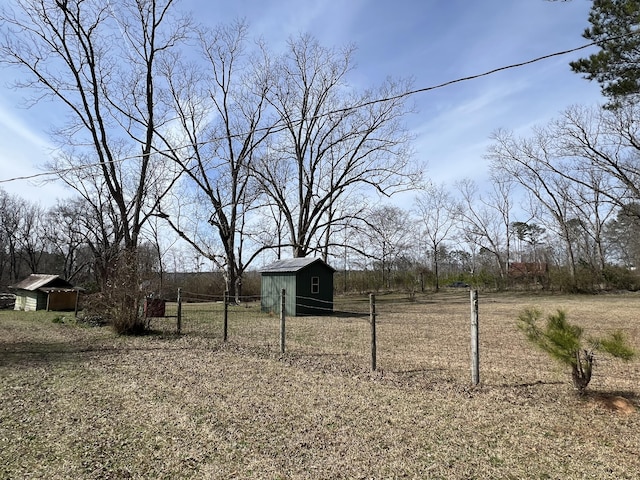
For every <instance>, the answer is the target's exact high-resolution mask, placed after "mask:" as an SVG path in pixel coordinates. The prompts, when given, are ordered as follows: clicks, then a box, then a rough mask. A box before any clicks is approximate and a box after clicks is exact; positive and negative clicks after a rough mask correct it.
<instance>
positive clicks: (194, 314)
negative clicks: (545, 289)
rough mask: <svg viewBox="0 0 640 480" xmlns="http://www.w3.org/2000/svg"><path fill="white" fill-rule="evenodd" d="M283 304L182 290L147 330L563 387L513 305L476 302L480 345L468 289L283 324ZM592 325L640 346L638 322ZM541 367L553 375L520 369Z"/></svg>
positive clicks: (409, 374)
mask: <svg viewBox="0 0 640 480" xmlns="http://www.w3.org/2000/svg"><path fill="white" fill-rule="evenodd" d="M281 300H282V299H281V298H269V299H265V298H261V297H259V296H244V297H240V298H239V301H237V302H236V301H235V299H234V301H229V300H227V301H225V297H224V296H221V295H202V294H196V293H193V292H188V291H183V292H181V295H180V296H179V302H167V303H166V305H165V312H164V313H165V315H164V316H163V317H158V318H151V320H150V327H151V329H152V330H156V331H158V330H159V331H163V332H166V333H174V332H176V330H177V324H178V318H180V334H181V335H188V336H192V337H200V338H203V339H207V341H213V342H214V343H215V344H217V345H227V346H228V347H227V348H236V349H243V350H246V351H250V352H251V353H252V354H257V355H260V356H271V357H277V358H280V359H282V360H284V361H286V362H289V363H292V364H298V365H303V366H304V367H305V368H309V369H312V370H321V371H341V372H347V373H348V374H352V375H362V374H365V375H370V374H372V373H375V374H376V375H384V376H385V377H387V378H388V377H389V376H392V377H393V378H394V381H398V382H405V381H410V382H411V383H415V382H416V381H418V382H419V383H420V382H421V383H423V384H425V385H426V384H430V383H432V382H439V383H440V384H443V383H444V384H448V383H452V382H453V383H457V384H459V383H464V384H469V383H471V384H476V383H479V382H480V381H482V383H485V382H487V381H488V382H494V383H500V382H505V381H508V380H507V379H511V380H510V381H511V382H515V383H518V382H520V383H522V384H527V383H528V382H530V381H531V378H530V377H531V376H532V375H531V374H533V376H534V377H535V378H536V381H539V380H540V379H541V378H543V379H544V378H552V379H556V380H557V378H558V369H557V368H555V365H554V364H553V363H552V362H549V361H548V359H547V358H546V357H545V356H544V354H543V353H541V352H538V351H536V350H535V349H533V348H531V346H530V345H528V344H527V342H526V339H525V338H524V336H523V334H522V332H520V331H519V330H518V329H517V326H516V319H517V314H518V312H519V311H520V310H521V308H522V307H523V305H521V304H520V303H519V300H518V299H517V298H514V297H509V296H495V297H489V296H487V297H485V296H480V299H479V300H478V299H477V297H476V299H475V309H476V311H475V315H476V316H475V328H476V330H475V338H474V331H473V327H474V300H473V296H472V297H471V298H470V296H469V291H468V290H462V289H460V290H457V289H456V291H451V292H448V293H443V294H439V295H424V296H420V297H414V296H411V295H409V294H406V295H402V294H380V295H376V296H374V297H373V298H371V297H367V296H353V297H351V296H341V297H336V298H334V300H333V301H332V302H328V301H318V299H310V298H309V297H297V298H296V299H295V307H296V309H299V308H312V309H314V310H315V314H313V315H304V316H291V315H287V314H286V313H287V312H286V311H285V315H284V322H285V325H283V316H282V315H281V311H280V309H278V308H273V306H274V305H281V304H282V302H281ZM372 300H373V302H372ZM550 301H551V300H550ZM265 305H267V306H270V308H265ZM578 305H581V304H580V303H576V304H575V305H574V307H576V306H578ZM580 308H584V309H585V311H589V309H590V307H587V306H585V307H580ZM598 308H601V310H602V312H603V314H605V313H606V312H608V311H611V308H610V307H607V306H606V305H604V306H602V307H598ZM635 308H636V309H635V310H633V309H630V308H629V305H627V304H625V306H624V309H625V310H624V311H625V315H626V314H627V313H628V315H630V316H631V317H633V318H635V317H634V315H636V316H637V314H638V313H640V302H639V305H638V306H636V307H635ZM631 317H630V318H631ZM586 326H587V330H588V331H590V332H593V333H595V334H598V333H607V332H611V331H614V330H616V329H619V328H622V329H624V330H625V331H626V333H627V334H628V335H629V337H630V339H631V341H632V343H634V344H635V345H636V346H640V329H639V326H638V323H637V322H635V323H633V324H631V323H629V321H628V320H627V319H626V318H625V317H619V318H616V320H615V321H611V322H607V323H604V322H598V321H594V322H592V323H589V324H588V325H586ZM283 332H284V338H283ZM285 340H286V341H285ZM474 349H475V351H474ZM474 359H475V361H476V362H477V363H476V364H475V365H474ZM602 362H603V363H602V364H603V365H606V366H607V367H609V366H610V365H613V363H612V362H613V361H609V360H608V359H602ZM535 364H539V365H542V366H546V367H547V369H546V370H545V369H542V371H535V370H532V369H531V368H530V367H527V368H524V367H523V368H520V369H518V368H514V366H518V365H520V366H523V365H529V366H530V365H535ZM607 364H608V365H607ZM616 365H617V364H616ZM616 368H622V367H619V366H618V367H616ZM635 368H636V369H637V368H638V367H637V366H636V367H635ZM614 376H615V375H614ZM628 376H629V373H628V372H626V371H624V370H620V372H619V373H618V377H620V379H622V378H626V377H628ZM636 376H638V375H636Z"/></svg>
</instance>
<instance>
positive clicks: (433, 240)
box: [415, 184, 457, 291]
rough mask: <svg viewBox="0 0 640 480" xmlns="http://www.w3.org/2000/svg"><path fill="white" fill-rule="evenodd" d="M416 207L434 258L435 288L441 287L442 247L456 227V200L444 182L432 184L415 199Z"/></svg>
mask: <svg viewBox="0 0 640 480" xmlns="http://www.w3.org/2000/svg"><path fill="white" fill-rule="evenodd" d="M415 209H416V213H417V217H418V219H419V222H420V223H421V224H422V229H421V235H424V237H425V238H426V240H427V243H428V245H429V249H430V250H431V255H432V258H433V272H434V275H435V282H436V284H435V289H436V291H438V290H439V289H440V278H439V268H438V267H439V264H440V257H439V253H440V247H441V246H442V245H443V243H444V242H445V241H446V240H447V239H448V238H449V236H450V235H451V234H452V233H453V231H454V229H455V227H456V224H457V222H456V220H457V216H456V214H457V209H456V205H455V202H454V200H453V198H452V197H451V195H450V194H449V192H448V191H447V190H446V188H445V186H444V185H443V184H440V185H430V186H429V187H428V188H427V189H426V190H424V191H423V192H422V193H421V194H420V195H419V196H417V197H416V199H415Z"/></svg>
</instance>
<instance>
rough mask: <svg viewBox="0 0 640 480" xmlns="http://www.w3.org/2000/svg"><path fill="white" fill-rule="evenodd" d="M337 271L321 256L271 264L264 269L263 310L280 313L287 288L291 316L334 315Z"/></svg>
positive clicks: (287, 305)
mask: <svg viewBox="0 0 640 480" xmlns="http://www.w3.org/2000/svg"><path fill="white" fill-rule="evenodd" d="M334 272H335V269H333V268H332V267H330V266H329V265H327V264H326V263H325V262H323V261H322V260H321V259H319V258H290V259H286V260H278V261H277V262H275V263H272V264H271V265H268V266H267V267H265V268H264V269H262V271H261V272H260V274H261V294H262V295H261V308H262V311H263V312H272V313H276V314H280V305H281V299H280V295H281V292H282V290H283V289H284V290H285V313H286V314H287V315H292V316H300V315H328V314H331V313H332V312H333V274H334Z"/></svg>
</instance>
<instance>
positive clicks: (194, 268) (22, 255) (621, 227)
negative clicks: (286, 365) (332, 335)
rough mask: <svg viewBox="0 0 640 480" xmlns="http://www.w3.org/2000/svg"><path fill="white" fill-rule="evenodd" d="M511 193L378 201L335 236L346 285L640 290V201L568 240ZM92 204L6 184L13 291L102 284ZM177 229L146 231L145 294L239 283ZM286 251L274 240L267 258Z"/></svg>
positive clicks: (584, 224)
mask: <svg viewBox="0 0 640 480" xmlns="http://www.w3.org/2000/svg"><path fill="white" fill-rule="evenodd" d="M494 185H495V186H502V187H504V183H501V184H494ZM499 192H502V193H503V194H504V193H505V192H506V191H505V190H504V189H502V190H500V189H497V188H496V189H494V191H493V192H492V194H491V195H489V196H486V195H481V194H480V193H479V191H478V189H477V188H476V187H475V186H474V185H473V183H472V182H469V181H464V182H460V183H458V184H457V185H456V186H455V187H452V189H451V190H447V189H445V187H444V186H442V185H441V186H437V187H435V186H434V187H431V188H427V189H425V190H422V191H420V192H418V191H416V192H415V196H414V197H413V203H412V205H411V206H410V207H408V208H401V207H399V206H396V205H386V206H374V207H372V208H370V209H369V210H368V215H367V219H366V221H364V220H362V221H360V222H356V221H353V222H352V224H351V225H349V227H348V228H345V229H344V231H343V232H341V233H342V234H341V235H335V236H333V237H332V238H331V239H330V245H329V252H330V254H329V255H328V258H327V261H328V262H329V263H330V264H331V265H332V266H333V267H334V268H335V269H336V270H337V272H336V275H335V278H334V280H335V290H336V292H338V293H352V292H358V293H363V292H371V291H389V290H394V291H406V292H409V293H412V292H413V293H415V292H425V291H433V290H438V289H439V288H441V287H442V286H447V285H449V284H451V283H453V282H463V283H467V284H469V285H473V286H475V287H478V288H490V289H522V288H526V289H544V290H549V291H565V292H579V291H581V292H593V291H599V290H603V289H626V290H636V289H638V288H640V276H638V273H637V271H636V268H635V267H636V265H637V264H638V263H639V262H640V215H638V213H639V212H640V205H636V204H631V205H628V206H626V207H625V208H616V207H615V206H613V205H611V204H609V205H608V209H607V212H608V213H607V215H603V217H604V219H605V220H606V221H604V222H603V223H602V225H601V228H600V229H599V230H598V232H599V233H598V234H596V230H595V228H594V225H593V223H592V220H593V219H592V218H589V217H584V216H583V217H579V216H578V215H577V213H578V212H576V215H575V216H568V218H567V225H564V227H565V229H566V230H567V231H568V232H570V235H569V236H568V239H569V241H568V242H567V240H566V238H565V237H562V236H561V235H559V234H558V233H557V232H558V229H557V228H556V227H557V225H556V224H554V223H551V224H547V223H543V222H542V220H545V218H548V217H544V216H542V215H541V216H540V217H539V218H538V219H536V220H537V222H539V223H537V222H536V221H529V222H522V221H515V220H510V219H511V218H512V217H513V216H515V213H514V212H513V211H512V210H511V209H510V207H509V206H510V205H512V204H514V203H515V197H514V198H510V197H507V196H503V197H502V200H500V197H499V195H498V193H499ZM512 193H513V192H512ZM82 205H83V203H82V201H80V200H77V199H66V200H59V201H58V203H57V204H56V205H54V206H52V207H49V208H44V207H42V206H41V205H39V204H37V203H33V202H30V201H28V200H26V199H23V198H20V197H19V196H16V195H10V194H8V193H6V192H5V191H3V190H0V285H2V286H3V288H6V286H8V285H11V284H13V283H16V282H17V281H19V280H20V279H22V278H23V277H25V276H27V275H29V274H30V273H53V274H58V275H61V276H62V277H63V278H66V279H67V280H69V281H71V282H72V283H74V284H77V285H80V286H83V287H84V288H86V289H87V290H88V291H89V292H92V291H99V290H100V289H101V285H102V283H103V282H104V281H105V276H106V274H107V273H108V268H109V265H110V264H109V261H110V260H109V258H110V257H109V255H108V251H105V250H104V249H103V247H104V244H101V243H100V236H99V235H96V233H97V232H96V230H95V228H94V227H95V222H96V221H97V220H99V219H91V218H90V217H89V216H88V215H87V211H86V209H84V208H83V207H82ZM537 208H538V211H542V209H541V205H538V206H537ZM601 211H602V212H604V209H601ZM519 212H520V215H522V211H521V210H520V211H519ZM594 218H595V217H594ZM169 233H170V231H169V230H167V229H166V228H165V229H164V230H163V229H162V228H159V229H158V230H154V229H148V230H145V231H144V237H143V238H144V240H143V241H142V242H141V245H140V247H138V254H137V262H138V265H137V271H138V274H139V275H140V280H139V286H138V288H139V290H140V292H141V294H142V295H144V296H148V295H155V296H162V297H164V298H173V297H174V296H175V294H176V292H177V289H178V288H182V289H184V290H185V291H189V292H192V293H197V294H202V295H205V298H206V296H207V295H209V296H215V295H218V296H221V295H222V293H223V292H224V291H225V290H227V283H226V279H225V275H224V271H222V270H218V269H215V265H214V264H212V263H205V262H206V260H207V259H206V258H205V257H202V256H201V255H198V252H197V251H195V250H193V249H191V248H190V247H189V246H188V245H185V244H179V243H177V242H175V241H174V242H171V241H167V235H168V234H169ZM283 253H285V254H286V252H283V251H282V249H281V248H279V247H277V246H276V247H273V248H272V249H271V251H270V254H269V255H266V256H264V257H263V258H262V259H263V263H264V262H266V263H268V262H269V261H271V260H273V259H275V258H277V256H278V254H280V255H282V254H283ZM260 266H261V265H260V264H257V265H256V266H255V268H252V269H249V270H248V271H247V272H246V273H245V275H243V296H256V295H259V294H260V278H259V272H258V270H259V267H260ZM212 269H213V271H212Z"/></svg>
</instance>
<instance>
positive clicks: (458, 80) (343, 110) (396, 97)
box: [0, 31, 640, 184]
mask: <svg viewBox="0 0 640 480" xmlns="http://www.w3.org/2000/svg"><path fill="white" fill-rule="evenodd" d="M638 34H640V31H639V32H631V33H626V34H623V35H617V36H614V37H608V38H606V39H603V40H598V41H594V42H590V43H587V44H584V45H580V46H578V47H574V48H570V49H566V50H561V51H558V52H553V53H549V54H545V55H542V56H539V57H535V58H532V59H530V60H526V61H523V62H518V63H513V64H509V65H504V66H502V67H498V68H494V69H491V70H488V71H486V72H482V73H478V74H474V75H468V76H465V77H459V78H456V79H454V80H449V81H446V82H443V83H439V84H436V85H432V86H429V87H423V88H418V89H414V90H407V91H405V92H402V93H399V94H397V95H391V96H388V97H383V98H378V99H374V100H369V101H366V102H361V103H358V104H356V105H352V106H349V107H343V108H338V109H335V110H331V111H328V112H324V113H320V114H318V115H315V116H313V117H310V118H304V119H297V120H294V121H293V124H294V125H296V124H299V123H301V122H303V121H306V120H309V119H316V118H322V117H326V116H330V115H335V114H339V113H347V112H350V111H353V110H357V109H360V108H364V107H368V106H371V105H375V104H378V103H384V102H391V101H395V100H400V99H403V98H407V97H410V96H413V95H417V94H419V93H425V92H430V91H433V90H437V89H441V88H445V87H448V86H450V85H454V84H457V83H461V82H466V81H471V80H476V79H478V78H482V77H486V76H489V75H493V74H496V73H499V72H503V71H505V70H511V69H514V68H520V67H524V66H527V65H531V64H533V63H537V62H541V61H543V60H547V59H549V58H554V57H559V56H563V55H567V54H569V53H574V52H577V51H580V50H584V49H587V48H590V47H593V46H598V45H602V44H603V43H607V42H611V41H615V40H619V39H621V38H625V37H629V36H632V35H638ZM283 128H285V121H284V119H280V120H278V121H277V122H275V123H274V124H273V125H271V126H268V127H261V128H258V129H256V130H255V131H254V132H243V133H237V134H231V135H224V136H221V137H214V138H213V139H210V140H207V141H203V142H199V143H198V144H197V146H200V145H207V144H210V143H215V142H219V141H223V140H228V139H233V138H240V137H244V136H247V135H250V134H252V133H262V132H267V131H269V130H272V131H276V132H277V131H278V130H281V129H283ZM192 147H193V145H191V144H189V145H182V146H179V147H175V148H172V149H164V150H162V149H161V150H156V151H155V153H156V154H161V155H171V154H173V153H174V152H175V151H177V150H184V149H188V148H192ZM137 158H140V155H131V156H125V157H121V158H117V159H113V160H111V161H107V162H97V163H93V164H86V165H79V166H78V165H74V166H72V167H68V168H63V169H59V170H54V171H48V172H41V173H36V174H32V175H23V176H18V177H12V178H6V179H0V184H3V183H9V182H15V181H24V180H34V179H37V178H42V177H52V176H58V177H60V176H62V175H64V174H67V173H70V172H74V171H81V170H84V169H89V168H96V167H99V166H103V165H108V164H114V163H122V162H125V161H127V160H134V159H137Z"/></svg>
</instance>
